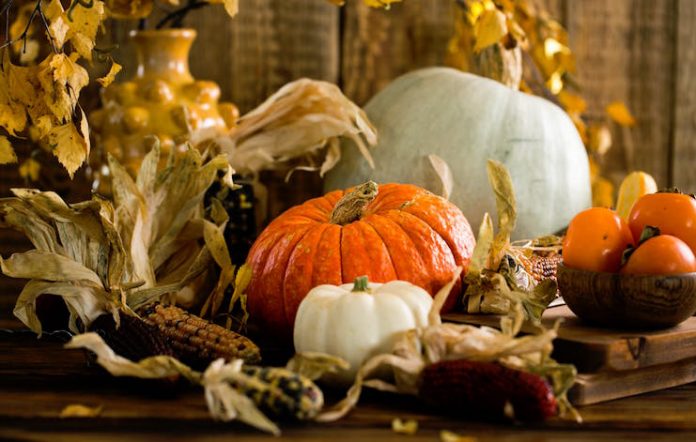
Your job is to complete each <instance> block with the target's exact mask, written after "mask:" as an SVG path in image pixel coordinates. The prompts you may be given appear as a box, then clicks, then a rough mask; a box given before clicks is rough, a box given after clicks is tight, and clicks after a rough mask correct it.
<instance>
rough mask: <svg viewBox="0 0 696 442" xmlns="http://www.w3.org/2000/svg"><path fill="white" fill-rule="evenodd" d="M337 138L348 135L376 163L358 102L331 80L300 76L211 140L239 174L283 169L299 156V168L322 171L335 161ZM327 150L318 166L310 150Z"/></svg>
mask: <svg viewBox="0 0 696 442" xmlns="http://www.w3.org/2000/svg"><path fill="white" fill-rule="evenodd" d="M338 137H345V138H348V139H350V140H352V141H353V142H354V143H355V145H356V146H357V148H358V149H360V152H361V153H362V154H363V155H364V156H365V158H366V159H367V161H368V162H369V163H370V165H372V166H373V167H374V163H373V161H372V157H371V156H370V153H369V151H368V148H367V146H373V145H375V144H376V143H377V133H376V131H375V128H374V127H373V126H372V124H371V123H370V122H369V121H368V119H367V116H366V115H365V113H364V112H363V110H362V109H360V107H358V106H357V105H356V104H355V103H353V102H351V101H350V100H349V99H348V98H346V97H345V96H344V95H343V94H342V93H341V90H340V89H339V88H338V87H337V86H336V85H334V84H331V83H327V82H324V81H315V80H309V79H300V80H297V81H293V82H292V83H288V84H286V85H285V86H283V87H282V88H281V89H280V90H278V91H277V92H276V93H275V94H273V95H272V96H271V97H270V98H268V99H267V100H266V101H265V102H264V103H262V104H261V105H260V106H259V107H257V108H256V109H254V110H253V111H251V112H249V113H248V114H246V115H244V116H243V117H242V118H241V119H240V120H239V124H238V125H237V127H235V129H234V130H233V131H232V132H231V133H230V134H229V135H226V136H224V137H220V138H217V139H215V140H214V143H215V144H216V145H217V146H218V147H219V148H220V150H221V151H222V152H223V153H224V154H225V155H227V158H228V160H229V162H230V165H232V167H233V168H234V169H235V170H236V171H237V172H240V173H245V174H251V175H254V176H255V175H256V174H258V173H259V172H260V171H262V170H275V169H279V168H285V167H287V166H288V164H289V162H290V161H292V160H298V159H300V160H303V161H304V162H305V164H304V165H302V166H299V167H297V169H301V170H314V171H319V173H320V175H322V176H323V175H324V174H325V173H326V172H328V171H329V170H331V168H332V167H333V166H334V165H335V164H336V163H337V162H338V161H339V159H340V157H341V149H340V146H339V143H338ZM324 148H326V149H325V153H324V155H323V156H324V159H323V161H322V163H321V165H316V164H314V158H313V155H314V154H317V153H319V152H320V151H321V150H322V149H324Z"/></svg>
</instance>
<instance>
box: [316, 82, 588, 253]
mask: <svg viewBox="0 0 696 442" xmlns="http://www.w3.org/2000/svg"><path fill="white" fill-rule="evenodd" d="M365 110H366V112H367V115H368V117H369V118H370V121H372V123H373V124H374V125H375V127H376V128H377V131H378V136H379V143H378V145H377V146H376V147H375V148H374V149H371V153H372V155H373V157H374V160H375V164H376V168H375V169H374V170H373V169H371V168H370V166H369V164H368V163H367V161H365V159H364V158H363V157H362V156H361V155H360V153H359V152H358V150H357V149H355V148H353V147H352V146H344V148H343V149H342V155H343V157H342V159H341V161H340V162H339V163H338V165H337V166H336V167H335V168H334V169H333V170H332V171H330V172H329V174H328V175H327V177H326V180H325V190H334V189H344V188H346V187H349V186H352V185H355V184H359V183H362V182H364V181H366V180H368V179H373V180H375V181H377V182H379V183H388V182H400V183H413V184H417V185H419V186H422V187H424V188H426V189H428V190H430V191H432V192H434V193H438V194H440V193H441V190H442V185H441V182H440V180H439V179H438V177H437V174H436V173H435V170H434V169H433V167H432V166H431V164H430V161H429V160H428V155H430V154H436V155H438V156H440V157H441V158H442V159H444V160H445V161H446V162H447V164H448V165H449V166H450V168H451V170H452V174H453V176H454V189H453V191H452V195H451V197H450V200H451V201H452V202H454V203H455V204H456V205H457V206H459V208H460V209H462V211H463V212H464V214H465V215H466V217H467V218H468V220H469V222H470V223H471V225H472V227H474V230H476V229H478V226H479V224H480V223H481V220H482V219H483V214H484V213H485V212H489V213H491V215H494V214H495V200H494V197H493V192H492V190H491V188H490V185H489V183H488V179H487V175H486V161H487V160H488V159H489V158H492V159H495V160H498V161H500V162H502V163H503V164H504V165H505V166H506V167H507V168H508V169H509V171H510V175H511V176H512V181H513V184H514V186H515V192H516V197H517V205H518V220H517V229H516V230H515V233H514V238H516V239H520V238H533V237H537V236H541V235H546V234H549V233H552V232H555V231H557V230H559V229H562V228H563V227H565V226H566V225H567V224H568V222H569V221H570V220H571V218H572V217H573V216H574V215H575V214H576V213H577V212H579V211H581V210H583V209H585V208H587V207H589V206H590V205H591V186H590V171H589V164H588V159H587V155H586V153H585V148H584V146H583V144H582V141H581V140H580V137H579V135H578V132H577V130H576V129H575V126H574V125H573V123H572V121H571V120H570V118H569V117H568V115H567V114H566V113H565V112H564V111H563V110H562V109H560V108H559V107H558V106H556V105H554V104H553V103H551V102H549V101H547V100H544V99H542V98H539V97H535V96H531V95H528V94H525V93H522V92H518V91H514V90H512V89H510V88H508V87H506V86H503V85H502V84H500V83H498V82H495V81H493V80H489V79H487V78H483V77H479V76H476V75H472V74H467V73H463V72H460V71H457V70H454V69H449V68H428V69H422V70H418V71H414V72H411V73H409V74H406V75H404V76H402V77H400V78H398V79H397V80H395V81H394V82H393V83H391V84H390V85H389V86H388V87H387V88H385V89H384V90H383V91H382V92H380V93H379V94H377V95H376V96H375V97H374V98H373V99H372V100H371V101H370V102H369V103H368V104H367V106H366V108H365Z"/></svg>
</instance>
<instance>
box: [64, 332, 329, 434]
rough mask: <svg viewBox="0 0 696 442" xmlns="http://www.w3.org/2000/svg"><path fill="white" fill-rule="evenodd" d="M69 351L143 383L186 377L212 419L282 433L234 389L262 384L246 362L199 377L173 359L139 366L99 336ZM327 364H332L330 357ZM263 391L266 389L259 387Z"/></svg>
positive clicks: (88, 336) (213, 367) (82, 339)
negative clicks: (86, 353) (82, 351)
mask: <svg viewBox="0 0 696 442" xmlns="http://www.w3.org/2000/svg"><path fill="white" fill-rule="evenodd" d="M66 347H67V348H85V349H88V350H90V351H92V352H94V353H95V354H96V355H97V363H98V364H99V365H101V366H102V367H104V368H105V369H106V370H107V371H108V372H109V373H111V374H112V375H114V376H131V377H137V378H142V379H162V378H165V379H167V378H173V377H178V376H183V377H184V378H185V379H187V380H189V381H190V382H191V383H192V384H195V385H200V386H202V387H203V388H204V390H205V400H206V404H207V405H208V410H209V412H210V414H211V416H212V417H213V418H215V419H218V420H222V421H231V420H235V419H238V420H240V421H242V422H244V423H247V424H249V425H251V426H254V427H256V428H258V429H260V430H262V431H266V432H269V433H271V434H274V435H279V434H280V429H279V428H278V426H277V425H276V424H275V423H273V422H272V421H271V420H270V419H269V418H268V417H266V416H265V415H264V414H263V413H262V412H261V411H260V410H259V409H258V408H257V406H256V405H255V404H254V402H253V401H252V400H251V399H250V398H249V397H247V396H246V395H244V394H242V393H240V392H239V390H238V389H236V388H233V385H253V384H259V383H263V381H262V380H260V379H258V378H253V377H251V376H248V375H246V374H244V373H243V372H242V367H243V361H242V360H241V359H237V360H234V361H231V362H229V363H226V362H225V361H224V360H222V359H218V360H216V361H214V362H213V363H211V364H210V365H209V366H208V368H207V369H206V370H205V372H203V373H200V372H198V371H195V370H193V369H191V368H190V367H188V366H187V365H185V364H183V363H181V362H180V361H178V360H177V359H175V358H173V357H171V356H153V357H149V358H145V359H143V360H141V361H139V362H134V361H130V360H128V359H126V358H123V357H121V356H119V355H117V354H116V353H114V352H113V351H112V350H111V348H109V346H108V345H107V344H106V343H105V342H104V341H103V340H102V338H101V337H100V336H99V335H98V334H96V333H84V334H81V335H77V336H74V337H73V338H72V340H71V341H70V342H68V344H66ZM326 360H333V359H331V358H330V357H329V358H327V359H326ZM259 387H260V388H261V389H263V385H261V384H259Z"/></svg>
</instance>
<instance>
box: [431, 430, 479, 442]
mask: <svg viewBox="0 0 696 442" xmlns="http://www.w3.org/2000/svg"><path fill="white" fill-rule="evenodd" d="M440 440H441V441H442V442H478V439H477V438H475V437H471V436H462V435H459V434H457V433H453V432H452V431H448V430H442V431H440Z"/></svg>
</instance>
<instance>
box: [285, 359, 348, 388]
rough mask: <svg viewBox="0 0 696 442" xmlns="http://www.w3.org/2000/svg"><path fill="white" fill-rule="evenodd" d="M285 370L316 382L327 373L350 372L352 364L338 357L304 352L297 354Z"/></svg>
mask: <svg viewBox="0 0 696 442" xmlns="http://www.w3.org/2000/svg"><path fill="white" fill-rule="evenodd" d="M285 368H287V369H288V370H290V371H292V372H295V373H297V374H299V375H302V376H304V377H306V378H307V379H309V380H312V381H314V380H317V379H319V378H321V377H322V376H323V375H325V374H327V373H337V372H339V371H341V370H348V369H349V368H350V364H349V363H348V361H346V360H344V359H341V358H339V357H337V356H333V355H328V354H324V353H317V352H302V353H296V354H295V355H294V356H293V357H292V358H291V359H290V360H289V361H288V363H287V365H286V366H285Z"/></svg>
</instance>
